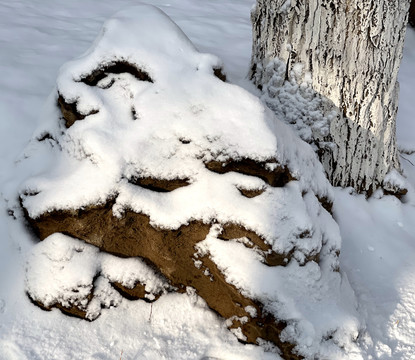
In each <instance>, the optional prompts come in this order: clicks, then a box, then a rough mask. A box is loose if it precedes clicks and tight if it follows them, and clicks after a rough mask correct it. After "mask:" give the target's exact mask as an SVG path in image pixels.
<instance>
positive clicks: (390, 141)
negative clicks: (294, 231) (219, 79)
mask: <svg viewBox="0 0 415 360" xmlns="http://www.w3.org/2000/svg"><path fill="white" fill-rule="evenodd" d="M409 5H410V0H393V1H391V0H362V1H355V0H257V5H256V8H254V9H253V11H252V22H253V55H252V70H251V78H252V79H253V81H254V82H255V84H256V85H257V86H258V87H259V88H261V89H263V90H264V93H265V96H266V99H267V100H268V101H269V103H270V104H271V105H273V106H274V110H276V112H277V114H278V115H279V116H280V117H281V116H282V117H283V118H285V120H286V121H288V122H291V123H296V122H299V121H302V123H305V124H310V123H312V122H313V121H317V120H318V121H320V126H317V127H316V126H314V127H313V125H312V124H311V125H310V126H311V132H312V136H311V139H310V138H309V139H306V140H308V141H310V142H313V143H314V144H315V146H316V148H317V149H316V150H318V153H319V155H320V158H321V160H322V162H323V165H324V167H325V169H326V172H327V175H328V177H329V179H330V180H331V182H332V184H334V185H336V186H353V187H354V188H355V189H357V190H358V191H367V192H369V193H371V192H372V191H373V190H375V189H376V188H378V187H383V188H386V189H387V190H390V191H399V189H398V190H397V189H395V188H393V186H392V185H390V184H388V183H386V182H384V179H385V176H386V175H387V174H388V173H389V172H390V171H391V170H392V169H397V170H398V171H399V168H400V165H399V159H398V155H397V149H396V141H395V119H396V112H397V106H398V90H399V87H398V82H397V75H398V69H399V65H400V61H401V58H402V50H403V42H404V35H405V29H406V24H407V17H408V9H409ZM287 84H290V88H289V89H288V90H287ZM295 84H297V85H298V87H297V90H298V94H297V95H296V98H295V99H296V101H297V102H300V103H301V102H303V103H304V104H307V106H308V107H309V108H308V109H307V106H306V109H305V110H303V111H300V112H299V115H298V116H296V118H294V119H293V112H292V111H293V110H292V104H291V105H290V103H291V102H292V101H293V97H292V96H291V97H286V96H285V95H286V94H287V93H289V92H290V91H291V93H292V91H293V90H292V89H293V86H294V85H295ZM284 89H285V90H284ZM273 99H274V100H275V99H276V100H277V101H276V102H273ZM284 99H285V100H284ZM301 99H302V100H301ZM309 104H313V105H312V106H311V105H309ZM310 106H311V108H310ZM271 107H272V106H271ZM300 118H301V119H300ZM321 119H325V121H327V122H328V123H327V124H326V125H327V126H324V124H322V123H321Z"/></svg>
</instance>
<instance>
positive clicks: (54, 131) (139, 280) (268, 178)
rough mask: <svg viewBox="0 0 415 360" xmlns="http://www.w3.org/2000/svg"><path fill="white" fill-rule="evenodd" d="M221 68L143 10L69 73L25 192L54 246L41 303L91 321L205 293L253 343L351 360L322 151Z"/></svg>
mask: <svg viewBox="0 0 415 360" xmlns="http://www.w3.org/2000/svg"><path fill="white" fill-rule="evenodd" d="M220 69H221V61H220V60H219V59H218V58H217V57H215V56H212V55H208V54H202V53H200V52H198V51H197V49H196V48H195V47H194V46H193V45H192V43H191V42H190V41H189V39H188V38H187V37H186V36H185V35H184V33H183V32H182V31H181V30H180V29H179V28H178V27H177V26H176V25H175V24H174V23H173V22H172V21H171V20H170V19H169V18H168V17H167V16H166V15H165V14H164V13H162V12H161V11H160V10H158V9H156V8H154V7H151V6H146V5H140V6H137V7H135V8H132V9H128V10H126V11H122V12H119V13H118V14H117V15H115V16H114V17H113V18H112V19H110V20H109V21H107V22H106V24H105V25H104V27H103V29H102V31H101V34H100V35H99V37H98V39H97V40H96V41H95V43H94V45H93V46H92V47H91V49H90V50H88V51H87V52H86V53H85V54H84V55H82V56H81V57H80V58H79V59H76V60H74V61H71V62H69V63H68V64H66V65H64V66H63V67H62V69H61V71H60V75H59V77H58V81H57V88H56V89H55V90H54V91H53V93H52V95H51V96H50V98H49V100H48V104H47V106H46V110H45V113H44V116H43V117H42V119H43V120H42V122H41V124H40V125H39V128H38V130H37V131H36V133H35V134H34V138H33V141H32V142H31V144H30V146H29V147H28V149H27V151H26V157H27V158H26V159H25V162H26V164H27V166H28V167H31V168H33V169H36V170H34V171H33V173H32V174H31V176H30V177H29V178H28V179H27V181H26V182H25V183H24V184H22V186H21V190H20V200H21V204H22V207H23V209H24V211H25V215H26V218H27V219H28V221H29V223H30V224H31V225H32V227H33V229H34V230H35V232H36V233H37V235H38V236H39V238H40V239H41V240H43V239H45V241H44V242H42V243H39V244H38V245H37V246H36V247H35V250H34V252H33V256H32V257H31V258H30V260H29V263H28V269H27V270H28V271H27V277H26V279H27V291H28V293H29V296H30V297H31V298H32V299H33V300H34V301H35V302H37V303H39V304H41V305H42V306H44V307H46V308H50V307H51V306H58V307H60V308H61V309H66V310H68V309H72V308H73V307H74V306H75V307H76V308H77V309H78V310H76V312H77V311H82V313H81V315H82V317H87V318H90V319H93V318H95V317H96V316H98V315H99V311H98V310H97V309H100V307H101V306H104V307H109V306H115V305H117V304H118V302H119V301H121V300H120V299H119V298H118V296H117V294H116V293H115V292H114V291H113V287H115V288H116V289H117V290H118V291H119V292H120V293H121V294H124V295H125V288H128V289H131V288H133V287H134V286H137V284H141V285H142V286H144V287H145V289H146V290H147V287H149V289H148V291H147V292H146V293H145V295H146V294H151V295H152V296H154V297H155V296H156V295H157V294H161V293H163V291H166V289H175V290H176V291H181V292H184V291H188V292H189V291H192V290H191V288H194V289H195V290H194V291H195V292H196V293H197V294H198V295H199V296H201V297H203V299H204V300H205V301H206V303H207V305H208V306H209V307H210V308H211V309H213V310H215V311H216V312H217V313H219V314H220V315H221V316H223V317H224V318H226V319H228V326H229V328H231V329H232V331H233V332H234V333H235V335H236V336H238V337H239V338H240V339H241V340H242V341H246V342H250V343H261V344H265V342H269V341H270V342H272V343H274V344H276V345H277V346H278V347H279V349H280V350H281V354H282V356H283V357H284V358H286V359H289V358H298V357H297V355H295V354H303V355H307V356H312V355H310V354H320V355H321V354H322V353H321V351H322V350H321V349H322V347H321V342H322V341H323V342H325V343H327V344H328V345H327V346H326V348H330V351H331V352H330V354H332V353H333V348H335V349H337V350H336V351H339V352H341V351H342V350H341V348H345V347H347V346H348V344H349V343H350V341H352V340H353V338H354V337H356V336H357V331H358V325H359V322H358V320H357V316H356V313H355V309H354V305H353V304H354V297H353V292H352V291H351V289H350V287H349V285H348V282H347V279H345V278H343V277H342V275H341V274H340V272H339V271H338V270H339V268H338V253H339V249H340V235H339V230H338V227H337V224H336V223H335V221H334V220H333V218H332V216H331V214H330V206H331V202H332V196H333V195H332V190H331V187H330V185H329V183H328V181H327V180H326V178H325V175H324V171H323V169H322V166H321V164H320V163H319V161H318V159H317V157H316V155H315V153H314V151H313V150H312V148H311V147H310V146H309V145H308V144H306V143H305V142H303V141H301V140H300V139H299V138H298V137H297V136H296V135H294V133H293V132H292V131H291V130H290V129H289V128H288V126H287V125H285V124H283V123H281V122H279V121H278V120H277V119H276V118H275V116H274V115H273V113H272V112H271V111H270V110H268V109H267V108H266V107H264V105H263V104H262V103H261V102H260V100H259V99H258V98H256V97H254V96H253V95H250V94H249V93H247V92H246V91H245V90H243V89H241V88H239V87H237V86H235V85H232V84H229V83H227V82H226V81H224V80H225V79H226V78H225V76H224V75H223V73H222V71H221V70H220ZM59 233H63V234H66V235H62V234H59ZM67 235H69V236H71V237H68V236H67ZM73 238H76V239H73ZM77 239H80V240H83V242H82V241H80V240H77ZM84 242H86V243H89V244H91V245H95V247H93V246H91V245H87V244H85V243H84ZM97 248H99V249H100V250H101V251H102V252H100V251H99V250H98V249H97ZM77 249H81V250H82V251H78V250H77ZM103 252H106V253H111V254H112V255H108V254H105V253H103ZM114 255H116V256H121V257H131V259H118V258H117V257H116V256H114ZM108 259H113V260H111V261H114V262H115V263H117V264H119V265H116V266H110V267H109V268H106V267H105V264H106V261H108ZM114 259H115V260H114ZM141 259H142V260H143V261H142V260H141ZM128 264H130V265H128ZM137 264H140V267H138V268H137ZM145 264H147V265H145ZM148 265H149V266H148ZM119 267H122V268H124V269H127V268H128V270H125V271H124V272H122V271H119ZM71 269H75V270H74V271H72V270H71ZM134 269H138V270H134ZM152 269H153V270H156V272H160V273H161V275H160V276H158V277H156V273H154V274H153V273H152V274H153V275H152V276H153V277H152V279H153V280H152V281H151V282H150V283H151V284H154V282H155V281H156V280H154V279H155V278H157V279H158V280H157V281H159V283H158V284H159V285H158V286H155V287H154V286H153V287H152V288H151V286H150V285H149V283H148V281H147V280H148V277H146V276H143V272H144V273H146V274H150V272H151V271H152ZM68 274H70V276H69V275H68ZM163 278H165V279H166V280H164V279H163ZM42 279H43V280H42ZM44 279H47V280H44ZM48 283H53V285H52V286H50V287H48V286H46V285H45V284H48ZM111 284H112V285H111ZM117 284H121V286H120V285H117ZM140 293H141V294H142V292H140ZM130 295H131V294H130ZM138 297H143V296H138ZM145 297H147V298H148V296H145ZM150 300H153V298H152V297H151V296H150ZM76 314H78V313H76ZM78 315H79V314H78ZM323 355H324V354H323ZM293 356H295V357H293Z"/></svg>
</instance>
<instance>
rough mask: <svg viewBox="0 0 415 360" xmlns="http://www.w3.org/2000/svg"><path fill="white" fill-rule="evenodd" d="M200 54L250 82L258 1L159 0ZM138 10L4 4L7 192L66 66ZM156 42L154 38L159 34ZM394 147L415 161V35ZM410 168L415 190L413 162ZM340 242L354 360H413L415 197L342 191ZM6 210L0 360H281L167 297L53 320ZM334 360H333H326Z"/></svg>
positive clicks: (19, 230) (2, 154)
mask: <svg viewBox="0 0 415 360" xmlns="http://www.w3.org/2000/svg"><path fill="white" fill-rule="evenodd" d="M147 2H148V3H151V4H154V5H157V6H160V8H161V9H162V10H163V11H165V12H166V13H167V14H168V15H169V16H171V17H172V19H173V20H174V21H175V22H176V23H177V24H178V25H179V26H180V27H181V28H182V29H183V31H184V32H185V33H186V34H187V35H188V36H189V38H190V39H191V40H192V41H193V43H194V44H195V45H196V46H197V48H198V49H199V50H200V51H203V52H209V53H212V54H215V55H217V56H219V57H220V58H222V59H223V61H224V63H225V71H226V73H227V75H228V78H229V80H230V81H231V82H233V83H236V84H238V85H241V86H243V87H245V88H246V89H248V90H250V91H252V92H253V93H255V89H254V88H253V86H252V85H251V84H250V83H249V82H248V81H247V79H246V73H247V71H248V66H249V60H250V51H251V25H250V20H249V11H250V8H251V7H252V5H253V3H254V1H253V0H208V1H205V0H172V1H170V2H167V1H162V0H151V1H147ZM135 4H136V1H133V0H120V1H106V0H105V1H100V2H96V1H93V0H82V1H80V0H73V1H66V2H64V1H52V0H37V1H35V0H32V1H29V0H20V1H19V0H15V1H12V2H10V1H9V2H6V1H4V0H2V1H0V5H1V6H0V19H1V21H0V43H1V52H0V69H1V74H2V75H1V80H0V109H1V111H0V116H1V118H0V137H1V141H0V169H2V170H1V171H0V191H2V192H3V190H4V192H6V191H8V189H11V188H17V187H18V186H19V182H20V181H22V179H21V175H20V174H19V173H18V172H16V166H15V160H16V159H17V158H19V156H20V155H21V153H22V150H23V148H24V147H25V146H26V145H27V143H28V141H29V139H30V137H31V135H32V133H33V131H34V130H35V128H36V126H37V123H38V120H39V116H40V114H41V112H42V107H43V105H44V103H45V101H46V99H47V97H48V95H49V93H50V92H51V90H52V89H53V87H54V86H55V81H56V77H57V72H58V69H59V67H60V66H61V65H62V64H63V63H65V62H67V61H68V60H70V59H72V58H74V57H76V56H78V55H79V54H81V53H82V52H84V51H85V50H86V49H87V48H88V47H89V46H90V44H91V42H92V41H93V40H94V38H95V37H96V35H97V33H98V31H99V29H100V27H101V26H102V24H103V22H104V20H105V19H107V18H108V17H109V16H111V15H112V14H113V13H115V12H116V11H118V10H119V9H121V8H124V7H126V6H130V5H135ZM154 31H157V29H156V28H155V29H154ZM400 81H401V105H400V108H401V109H400V113H399V123H398V139H399V142H400V144H401V147H402V148H403V149H406V150H412V149H414V150H415V125H414V124H415V122H414V121H413V120H414V115H413V114H415V103H414V101H413V99H414V95H413V94H414V92H415V31H413V30H409V32H408V36H407V44H406V49H405V55H404V60H403V65H402V69H401V74H400ZM403 157H404V158H402V166H403V168H404V171H405V173H406V174H407V176H408V179H409V182H410V184H411V185H412V187H415V167H414V165H413V164H415V154H412V155H410V154H409V155H408V154H403ZM335 193H336V203H335V216H336V220H337V221H338V223H339V225H340V230H341V233H342V237H343V245H342V255H341V267H342V270H343V271H344V272H345V273H346V274H347V276H348V278H349V281H350V283H351V284H352V287H353V288H354V290H355V293H356V296H357V299H358V302H359V310H360V313H361V318H362V321H364V322H365V323H366V325H367V330H366V331H365V332H362V334H361V335H360V337H359V339H358V344H359V345H360V348H361V351H358V350H354V353H350V354H349V355H348V357H347V359H405V360H409V359H415V314H414V311H415V265H414V262H413V260H412V259H413V258H414V255H415V192H414V190H413V189H411V190H410V193H409V195H408V196H407V197H406V199H405V200H406V203H405V204H402V203H400V202H398V201H397V200H396V199H395V198H392V197H383V198H381V199H371V200H370V201H366V200H365V199H364V198H363V197H362V196H354V195H350V193H349V191H348V190H347V189H346V190H342V189H336V192H335ZM4 196H5V195H3V196H2V199H1V202H0V204H1V205H0V206H1V215H0V234H1V235H0V359H2V360H17V359H108V360H109V359H118V358H122V359H276V358H278V356H277V355H275V354H272V353H265V352H264V351H263V350H262V349H261V348H259V347H255V346H251V345H242V344H240V343H238V342H237V340H236V338H235V337H234V336H233V335H232V334H231V333H230V332H229V331H228V330H227V329H226V327H225V325H224V323H223V322H222V321H220V320H219V319H218V318H217V317H216V316H215V315H214V314H213V313H212V312H211V311H209V310H208V309H207V308H206V305H205V304H204V303H203V301H202V300H200V299H199V298H198V297H196V296H194V295H192V294H181V295H179V294H169V295H165V296H163V297H162V298H161V299H159V300H158V301H157V302H155V303H153V304H152V305H150V304H147V303H144V302H142V301H136V302H128V301H123V302H122V303H121V305H120V306H119V307H118V308H117V309H116V310H114V311H107V312H104V313H103V314H102V315H101V317H100V318H98V319H97V320H96V321H95V322H93V323H88V322H85V321H81V320H78V319H74V318H69V317H66V316H63V315H62V314H61V313H60V312H59V311H58V310H53V311H52V312H50V313H46V312H44V311H42V310H40V309H39V308H37V307H35V306H33V305H32V304H31V303H30V301H29V300H28V298H27V296H25V294H24V291H25V284H24V278H25V263H26V260H27V259H28V256H29V255H30V253H31V252H32V249H33V245H34V242H33V239H31V238H30V236H29V235H28V233H27V232H26V231H25V229H24V228H23V225H22V224H21V223H19V222H17V221H15V220H13V217H12V216H10V214H8V213H7V209H8V206H7V205H8V204H7V202H6V201H5V200H4V199H3V197H4ZM330 360H331V359H330Z"/></svg>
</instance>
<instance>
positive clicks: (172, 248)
mask: <svg viewBox="0 0 415 360" xmlns="http://www.w3.org/2000/svg"><path fill="white" fill-rule="evenodd" d="M113 204H114V201H109V202H108V203H107V204H105V205H102V206H91V207H89V208H87V209H82V210H77V211H52V212H49V213H45V214H43V215H41V216H40V217H38V218H36V219H32V218H30V217H29V216H28V215H27V214H26V217H27V219H28V220H29V222H30V224H31V226H32V227H33V229H34V231H35V232H36V234H37V235H38V236H39V238H40V239H41V240H43V239H45V238H46V237H48V236H49V235H51V234H54V233H56V232H60V233H63V234H66V235H70V236H72V237H75V238H78V239H81V240H84V241H86V242H87V243H89V244H92V245H95V246H97V247H99V248H100V249H101V250H103V251H105V252H108V253H111V254H114V255H117V256H121V257H141V258H143V259H144V260H145V261H146V262H147V263H149V264H152V265H153V266H154V267H155V268H157V269H158V270H159V271H160V272H161V273H162V274H163V275H164V276H165V277H166V278H167V279H168V280H169V281H170V282H171V285H172V286H175V287H177V288H178V289H182V290H184V289H185V287H187V286H191V287H193V288H195V289H196V292H197V294H198V295H199V296H201V297H202V298H203V299H204V300H205V301H206V302H207V304H208V306H209V307H210V308H211V309H213V310H214V311H216V312H217V313H218V314H219V315H221V316H222V317H224V318H226V319H229V318H234V317H236V318H242V317H247V318H248V321H247V322H246V323H243V324H240V327H241V329H242V332H243V335H244V336H245V337H246V339H244V341H246V342H247V343H256V342H257V339H258V338H262V339H264V340H267V341H271V342H273V343H275V344H276V345H277V346H278V347H279V348H280V349H282V350H283V351H284V354H285V355H284V356H285V359H299V357H297V355H292V349H293V347H294V345H292V344H287V343H284V342H282V341H281V340H280V338H279V335H280V333H281V331H282V330H283V329H284V327H285V326H284V324H283V323H279V322H278V321H277V320H276V319H275V318H274V317H272V316H271V315H269V314H266V313H264V311H263V309H262V304H261V303H258V302H257V301H255V300H252V299H249V298H247V297H245V296H243V295H242V294H241V293H240V291H239V290H238V289H237V288H235V287H234V286H233V285H231V284H229V283H227V282H226V281H225V278H224V275H223V274H222V273H221V271H220V270H219V269H218V268H217V266H216V264H215V263H214V262H213V261H212V260H211V259H210V258H209V257H207V256H204V257H202V258H201V257H198V255H197V252H196V249H195V245H196V244H197V243H198V242H200V241H202V240H204V239H205V238H206V236H207V235H208V233H209V230H210V227H211V225H210V224H203V223H202V222H199V221H192V222H190V223H189V225H184V226H181V227H180V228H179V229H177V230H165V229H156V228H154V227H153V226H152V225H151V224H150V220H149V217H148V216H146V215H143V214H137V213H135V212H133V211H125V213H124V215H123V216H122V218H118V217H115V216H114V215H113V213H112V205H113ZM240 237H246V238H248V239H249V240H250V241H251V242H252V243H253V244H254V245H255V246H256V247H257V248H259V249H260V251H262V252H263V254H264V262H265V263H266V264H267V265H269V266H276V265H285V264H286V261H285V259H286V258H287V257H288V255H284V254H281V255H280V254H276V253H275V252H273V251H272V250H271V247H270V246H269V245H268V244H266V243H265V242H264V240H263V239H262V238H261V237H259V236H258V235H256V234H255V233H254V232H252V231H248V230H246V229H244V228H243V227H241V226H238V225H236V224H228V225H225V226H224V231H223V233H222V238H223V239H225V240H228V239H233V238H240ZM197 260H199V261H201V262H202V265H201V266H199V267H196V266H195V261H197ZM206 270H208V274H209V275H206ZM113 286H114V287H115V288H116V289H117V290H119V292H120V293H121V295H124V296H125V297H127V298H140V299H143V298H144V297H145V291H144V288H143V287H142V286H138V287H136V288H134V289H128V288H126V287H125V286H122V285H120V284H116V283H115V284H113ZM247 306H251V307H254V308H255V309H256V312H257V316H256V317H254V318H252V317H251V315H250V314H249V313H248V312H247V311H246V310H245V308H246V307H247ZM56 307H59V308H60V309H61V310H62V311H64V312H65V313H70V314H72V315H75V316H78V317H85V312H82V310H80V309H79V308H76V307H74V308H70V309H69V308H65V307H63V308H62V306H59V304H56ZM232 327H239V326H238V323H235V321H233V324H232V325H231V328H232Z"/></svg>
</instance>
